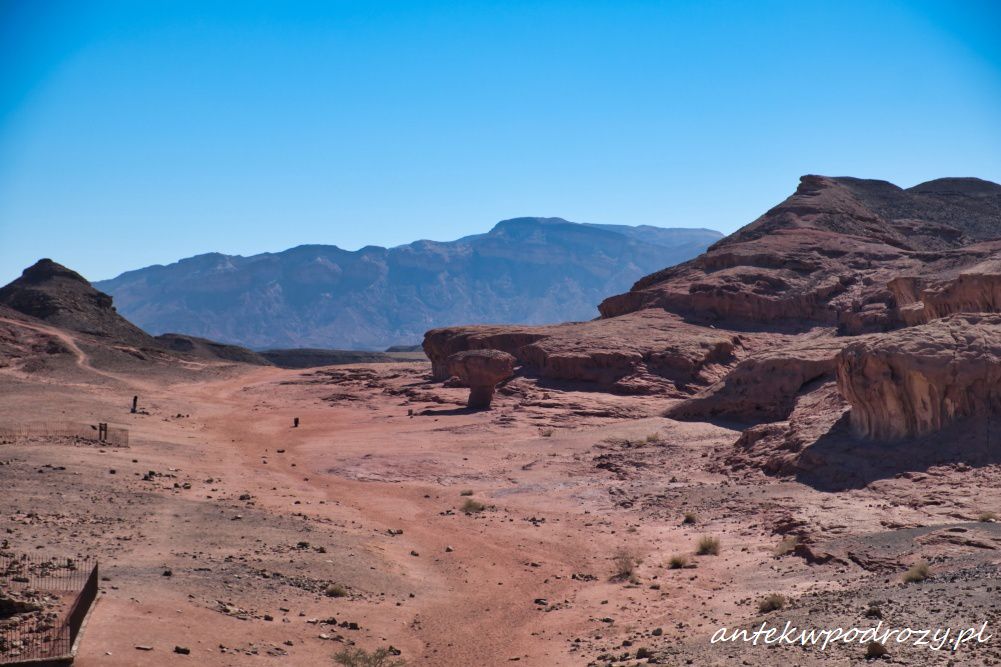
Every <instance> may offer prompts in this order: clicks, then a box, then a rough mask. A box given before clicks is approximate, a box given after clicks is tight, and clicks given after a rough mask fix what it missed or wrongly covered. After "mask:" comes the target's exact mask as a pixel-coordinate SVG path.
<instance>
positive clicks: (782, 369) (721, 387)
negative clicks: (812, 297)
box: [666, 337, 847, 422]
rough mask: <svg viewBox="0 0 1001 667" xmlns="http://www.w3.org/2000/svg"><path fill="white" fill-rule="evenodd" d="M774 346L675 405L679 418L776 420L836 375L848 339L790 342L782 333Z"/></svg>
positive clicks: (673, 413)
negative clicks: (812, 385) (802, 396)
mask: <svg viewBox="0 0 1001 667" xmlns="http://www.w3.org/2000/svg"><path fill="white" fill-rule="evenodd" d="M772 342H773V345H772V346H771V348H770V349H767V350H765V351H763V352H759V353H757V354H754V355H752V356H750V357H747V358H746V359H743V360H742V361H740V363H738V364H737V365H736V366H735V367H734V368H733V370H731V371H730V372H729V373H727V374H726V376H725V377H724V378H723V379H721V380H720V381H718V382H716V383H715V384H713V385H712V386H711V387H709V388H707V389H706V390H704V391H702V392H701V393H699V394H698V395H696V396H695V397H694V398H692V399H691V400H689V401H685V402H683V403H680V404H678V405H676V406H674V407H672V408H671V409H670V410H668V412H667V413H666V416H668V417H671V418H673V419H685V420H709V419H715V418H725V419H729V420H735V421H746V422H775V421H781V420H785V419H788V418H789V415H790V413H791V412H792V410H793V408H794V406H795V403H796V399H797V397H798V396H799V395H800V394H801V393H802V392H803V390H804V388H805V387H806V386H807V385H809V384H810V383H813V382H819V381H827V380H833V379H834V371H835V368H836V366H837V363H836V361H837V357H838V353H839V352H840V351H841V349H842V347H844V345H845V344H846V342H847V340H846V339H843V338H833V337H821V338H818V339H814V340H804V341H798V340H793V341H788V340H783V339H782V338H779V337H776V338H775V339H774V340H773V341H772Z"/></svg>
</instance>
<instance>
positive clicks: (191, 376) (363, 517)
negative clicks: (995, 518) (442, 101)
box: [0, 330, 1001, 667]
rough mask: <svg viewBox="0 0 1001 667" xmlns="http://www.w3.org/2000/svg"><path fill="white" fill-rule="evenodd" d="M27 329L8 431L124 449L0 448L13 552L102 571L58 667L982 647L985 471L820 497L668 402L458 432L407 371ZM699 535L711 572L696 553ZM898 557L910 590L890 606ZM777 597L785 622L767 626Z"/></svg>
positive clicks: (557, 662)
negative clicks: (834, 636)
mask: <svg viewBox="0 0 1001 667" xmlns="http://www.w3.org/2000/svg"><path fill="white" fill-rule="evenodd" d="M35 333H37V334H38V335H44V336H57V337H60V338H63V339H64V343H66V345H67V346H68V348H69V349H70V352H71V354H60V355H55V357H54V358H52V359H50V360H47V361H46V362H45V363H43V364H42V365H41V366H40V367H38V368H33V369H32V372H25V371H23V370H17V371H15V370H11V369H6V370H3V371H0V423H14V422H18V423H20V422H46V421H79V422H86V423H96V422H98V421H107V422H110V423H111V424H112V425H116V426H124V427H126V428H128V429H129V430H130V434H131V444H130V446H129V447H128V448H115V447H106V446H101V445H98V444H97V443H94V442H88V441H84V440H79V439H71V438H48V437H33V438H26V439H25V438H22V439H18V440H8V441H4V442H3V444H0V463H2V465H0V489H2V492H0V534H2V537H3V538H4V540H5V545H6V548H9V549H12V550H16V551H21V552H28V553H39V554H51V555H59V556H90V557H93V558H97V559H98V560H99V561H100V567H101V574H102V576H103V577H104V579H103V580H102V582H101V589H102V594H101V596H100V598H99V600H98V602H97V605H96V607H95V608H94V611H93V613H92V616H91V618H90V621H89V624H88V626H87V628H86V631H85V634H84V638H83V641H82V645H81V650H80V654H79V657H78V659H77V661H76V664H77V665H79V666H80V667H95V666H104V665H168V664H169V665H184V664H192V665H255V664H291V665H323V664H334V663H333V660H332V656H333V655H334V654H335V653H336V652H338V651H340V650H342V649H343V648H344V647H345V646H346V645H351V644H354V645H357V646H359V647H362V648H365V649H374V648H378V647H385V646H390V645H391V646H393V647H395V648H396V649H399V651H400V652H401V657H402V658H403V659H405V660H406V661H407V664H408V665H411V666H413V665H432V666H437V665H454V666H487V665H507V664H512V663H517V664H520V665H531V666H536V665H538V666H543V665H544V666H547V667H549V666H561V665H588V664H598V665H607V664H616V665H619V664H647V662H648V661H649V662H650V664H654V663H656V664H695V665H731V664H738V665H739V664H744V665H775V664H782V663H788V664H798V665H812V664H831V665H850V664H860V663H863V662H864V660H863V659H862V656H863V654H864V646H859V645H858V644H853V645H847V646H845V645H837V646H832V647H829V648H828V649H827V650H826V651H820V650H819V649H817V648H815V647H813V648H802V647H765V646H748V645H743V644H716V645H710V644H709V641H708V639H709V637H710V636H711V635H712V634H713V632H714V631H716V630H717V629H718V628H719V627H721V626H728V627H734V626H740V627H749V628H753V627H757V626H758V625H759V624H760V623H761V622H762V621H763V620H768V621H769V622H770V623H773V624H778V625H779V626H781V625H782V624H783V623H784V622H785V621H786V620H790V621H792V622H793V623H794V624H797V625H809V626H816V627H833V626H837V625H841V626H843V627H848V626H859V627H868V626H871V625H873V624H874V623H875V622H876V621H875V620H874V619H875V618H876V617H877V614H878V616H881V617H882V620H883V622H884V624H886V625H888V626H892V627H904V626H909V627H912V628H920V627H940V626H941V627H946V626H951V627H953V628H959V627H967V626H980V624H982V623H983V622H988V623H989V624H990V626H991V627H992V628H993V630H999V628H997V627H993V626H996V624H997V623H998V621H999V615H1001V610H999V608H1001V604H999V599H1001V578H999V571H1001V570H999V565H1001V551H999V549H1001V524H998V523H996V522H990V521H985V520H980V519H984V518H986V517H985V516H984V515H985V513H986V512H987V511H990V510H994V511H997V510H999V509H1001V484H999V482H1001V470H999V469H998V468H997V467H985V468H977V469H969V468H967V467H966V466H963V465H962V464H955V465H944V466H939V467H935V468H932V469H929V470H925V471H921V472H912V473H902V474H900V475H897V476H894V477H891V478H888V479H881V480H877V481H875V482H873V483H871V484H869V485H867V486H866V487H864V488H860V489H844V490H840V491H837V492H829V491H824V490H819V489H816V488H813V487H811V486H809V485H807V484H803V483H799V482H796V481H791V480H783V479H778V478H771V477H767V476H765V475H763V474H760V473H758V472H756V471H749V470H744V471H739V472H738V471H732V470H728V469H727V468H726V467H725V466H723V465H721V463H720V462H721V461H722V459H723V458H724V455H725V453H726V452H727V451H728V449H729V448H731V447H732V446H733V442H734V441H735V439H736V438H737V436H738V435H739V432H738V431H736V430H735V429H734V428H729V427H727V426H725V425H711V424H703V423H681V422H676V421H672V420H669V419H666V418H662V417H660V416H659V414H660V413H661V412H662V411H663V409H664V408H665V407H666V406H667V405H668V404H669V403H668V401H666V400H664V399H657V398H650V397H647V398H643V397H624V396H612V395H608V394H603V393H596V392H586V391H566V390H560V389H556V388H547V387H545V386H540V385H539V384H538V383H536V382H533V381H529V380H525V379H516V380H514V381H512V382H511V383H509V384H508V385H507V387H505V388H504V389H503V390H502V391H501V392H500V393H498V395H497V398H496V400H495V403H494V408H493V409H492V410H490V411H486V412H468V411H466V410H465V409H464V408H463V407H462V406H463V402H464V399H465V395H466V390H464V389H461V388H445V387H442V386H441V384H440V383H431V382H429V381H428V377H429V367H428V366H427V365H426V364H422V363H399V364H389V365H371V366H361V365H359V366H339V367H330V368H324V369H313V370H306V371H289V370H280V369H275V368H260V367H249V366H235V365H225V364H215V363H205V364H198V363H193V362H192V363H187V364H185V365H184V366H183V367H175V368H164V367H162V366H157V367H152V368H146V369H143V368H141V367H139V366H137V367H136V368H132V369H128V368H122V369H119V370H108V369H107V368H106V367H102V370H96V369H95V368H94V367H93V364H94V363H96V362H95V360H94V359H93V358H91V356H90V355H89V353H88V352H86V351H85V350H84V349H82V347H81V346H79V345H76V344H75V343H74V341H73V340H71V339H69V338H68V337H67V336H66V335H65V334H61V333H59V332H58V331H57V330H50V331H41V330H39V331H36V332H35ZM134 394H138V395H139V406H140V408H141V410H140V413H139V414H130V412H129V406H130V402H131V397H132V396H133V395H134ZM294 417H299V418H300V420H301V426H300V427H299V428H292V420H293V418H294ZM112 471H114V472H112ZM150 473H152V475H151V474H150ZM144 477H146V478H147V479H143V478H144ZM470 492H471V495H468V494H469V493H470ZM468 500H473V501H477V502H480V503H482V504H483V505H485V508H484V509H483V510H482V511H474V512H466V511H463V506H464V503H466V501H468ZM686 513H690V514H692V515H693V517H692V518H693V519H694V523H686V522H685V521H684V517H685V514H686ZM703 536H713V537H717V538H718V539H719V544H720V548H719V553H718V555H701V556H697V555H694V551H695V549H696V544H697V543H698V541H699V539H700V538H701V537H703ZM795 536H799V537H798V539H799V542H801V543H802V545H801V546H800V547H799V548H793V546H794V544H795V539H794V537H795ZM784 552H787V553H784ZM674 556H683V557H685V558H686V559H687V565H686V566H685V567H680V568H674V569H672V568H671V567H670V560H671V559H672V557H674ZM918 559H924V560H926V561H927V562H928V563H929V564H930V565H931V572H932V576H931V578H930V579H928V580H927V581H925V582H922V583H917V584H906V583H904V582H903V581H902V576H901V575H902V574H903V573H904V571H905V570H906V569H907V568H908V566H909V565H910V564H911V563H913V562H915V561H916V560H918ZM168 573H169V574H168ZM332 585H337V586H340V587H343V590H338V591H337V592H338V593H340V592H343V593H345V594H344V595H343V596H339V597H332V596H329V595H327V593H328V592H334V590H335V588H336V586H335V587H334V588H331V586H332ZM771 593H779V594H782V595H784V596H785V597H786V598H788V603H787V605H786V607H785V608H783V609H780V610H777V611H772V612H769V613H767V614H762V613H760V612H759V609H758V605H759V602H760V601H761V599H762V598H763V597H764V596H766V595H768V594H771ZM873 610H875V611H873ZM989 629H990V628H989ZM137 646H142V647H146V648H151V649H152V650H140V649H137V648H136V647H137ZM175 646H184V647H188V648H190V650H191V652H190V655H180V654H177V653H174V647H175ZM889 648H890V657H889V658H888V660H889V661H891V662H892V663H894V664H930V665H937V664H942V665H945V664H955V665H968V664H997V663H998V661H1001V637H996V638H995V639H994V640H993V641H991V642H987V643H984V644H982V645H979V646H969V645H968V646H964V647H962V648H960V649H959V651H958V652H956V653H950V652H949V651H932V650H930V649H928V648H915V647H907V646H903V645H901V646H896V645H891V646H889ZM640 649H648V650H649V651H650V652H651V654H652V656H653V657H652V658H646V657H644V658H640V659H637V652H638V651H640ZM640 655H646V654H645V652H640ZM950 661H951V662H950Z"/></svg>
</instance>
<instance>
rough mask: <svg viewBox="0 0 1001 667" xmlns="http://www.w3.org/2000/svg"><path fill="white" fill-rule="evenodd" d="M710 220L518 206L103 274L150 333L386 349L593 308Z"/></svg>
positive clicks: (666, 261) (688, 248) (669, 261)
mask: <svg viewBox="0 0 1001 667" xmlns="http://www.w3.org/2000/svg"><path fill="white" fill-rule="evenodd" d="M721 238H722V234H720V233H719V232H715V231H712V230H707V229H687V228H674V229H669V228H660V227H651V226H639V227H630V226H626V225H599V224H581V223H574V222H568V221H566V220H563V219H561V218H514V219H511V220H504V221H501V222H499V223H497V224H496V225H495V226H494V227H493V229H491V230H490V231H489V232H487V233H485V234H475V235H472V236H466V237H463V238H460V239H458V240H456V241H449V242H438V241H428V240H420V241H415V242H413V243H410V244H407V245H402V246H397V247H395V248H382V247H378V246H366V247H364V248H361V249H359V250H356V251H348V250H342V249H340V248H338V247H336V246H329V245H303V246H298V247H295V248H290V249H288V250H285V251H282V252H278V253H262V254H259V255H253V256H250V257H242V256H236V255H224V254H221V253H208V254H204V255H197V256H195V257H191V258H187V259H182V260H180V261H178V262H176V263H174V264H170V265H167V266H162V265H157V266H150V267H146V268H143V269H138V270H135V271H129V272H126V273H123V274H121V275H120V276H118V277H116V278H113V279H111V280H105V281H101V282H97V283H95V286H96V287H97V288H98V289H100V290H102V291H105V292H107V293H109V294H111V295H112V296H113V297H114V299H115V305H116V306H117V308H118V310H119V311H120V312H121V313H122V314H123V315H125V316H126V317H127V318H128V319H129V320H130V321H132V322H134V323H136V324H137V325H138V326H140V327H142V328H143V329H144V330H146V331H149V332H151V333H154V334H157V333H164V332H181V333H184V334H189V335H192V336H201V337H205V338H210V339H212V340H218V341H224V342H228V343H236V344H240V345H246V346H248V347H252V348H256V349H264V348H274V347H323V348H342V349H379V350H381V349H385V348H386V347H389V346H391V345H407V344H413V343H415V342H416V341H419V340H420V339H421V338H422V337H423V335H424V332H425V331H427V330H428V329H430V328H434V327H437V326H447V325H451V324H456V323H464V322H484V323H524V324H542V323H551V322H562V321H567V320H587V319H591V318H593V317H596V316H597V315H598V312H597V310H596V309H595V306H594V304H596V303H598V302H600V301H601V300H602V299H604V298H605V297H608V296H610V295H612V294H616V293H619V292H622V291H624V290H626V289H628V288H629V287H630V286H631V285H632V284H633V283H634V282H635V281H636V280H637V279H639V278H640V277H642V276H644V275H647V274H649V273H652V272H654V271H658V270H661V269H663V268H664V267H665V266H671V265H674V264H677V263H679V262H683V261H686V260H688V259H691V258H692V257H695V256H696V255H698V254H699V253H701V252H703V251H704V250H705V249H706V248H707V247H708V246H710V245H711V244H712V243H714V242H716V241H718V240H719V239H721Z"/></svg>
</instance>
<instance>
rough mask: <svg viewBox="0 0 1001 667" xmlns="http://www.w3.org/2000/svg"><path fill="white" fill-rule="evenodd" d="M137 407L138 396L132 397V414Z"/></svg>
mask: <svg viewBox="0 0 1001 667" xmlns="http://www.w3.org/2000/svg"><path fill="white" fill-rule="evenodd" d="M138 407H139V397H138V396H133V397H132V414H135V413H136V411H137V409H138Z"/></svg>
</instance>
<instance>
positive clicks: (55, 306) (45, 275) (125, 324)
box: [0, 259, 271, 365]
mask: <svg viewBox="0 0 1001 667" xmlns="http://www.w3.org/2000/svg"><path fill="white" fill-rule="evenodd" d="M0 319H4V320H6V321H7V322H8V323H10V324H8V325H5V326H6V328H7V329H8V330H7V331H6V332H5V333H0V339H3V341H0V343H2V342H4V341H5V342H6V343H7V344H8V347H7V348H4V346H3V345H2V344H0V357H7V356H11V357H12V356H14V353H15V352H16V353H17V356H19V357H23V356H25V355H27V354H29V353H30V352H32V350H31V349H30V346H29V348H25V346H24V345H22V344H20V343H23V338H24V335H25V327H23V326H20V324H21V323H24V324H27V325H28V328H29V330H30V328H31V325H32V323H44V324H47V325H51V326H53V327H55V328H57V329H62V330H64V331H69V332H74V333H76V334H80V335H81V336H82V338H81V345H82V347H85V348H90V350H91V351H92V352H93V356H94V357H95V358H96V359H97V360H101V359H102V358H103V359H104V361H105V362H106V363H110V364H115V363H120V362H121V361H122V359H132V360H140V361H151V360H160V361H164V362H168V363H169V362H170V361H171V360H175V361H176V359H177V358H197V359H217V360H223V361H236V362H241V363H248V364H256V365H269V364H270V363H271V362H269V361H268V360H267V359H265V358H264V357H262V356H260V355H258V354H256V353H254V352H251V351H250V350H247V349H245V348H241V347H237V346H234V345H224V344H220V343H216V342H214V341H211V340H205V339H202V338H195V337H192V336H184V335H180V334H165V335H161V336H155V337H154V336H151V335H149V334H148V333H146V332H145V331H143V330H142V329H140V328H139V327H137V326H135V325H134V324H132V323H131V322H129V321H128V320H127V319H125V318H124V317H122V316H121V315H120V314H119V313H118V311H117V310H116V308H115V306H114V304H113V301H112V298H111V297H110V296H109V295H107V294H105V293H104V292H101V291H99V290H97V289H95V288H94V287H93V286H92V285H91V284H90V283H89V282H88V281H87V279H86V278H84V277H83V276H81V275H80V274H79V273H77V272H76V271H73V270H71V269H68V268H66V267H65V266H63V265H62V264H58V263H57V262H54V261H52V260H51V259H40V260H38V261H37V262H36V263H35V264H33V265H31V266H29V267H28V268H26V269H25V270H24V271H23V272H22V274H21V277H20V278H17V279H16V280H14V281H12V282H11V283H9V284H7V285H6V286H4V287H2V288H0ZM40 349H42V348H40ZM5 350H6V353H5ZM35 351H37V350H35ZM42 351H43V352H44V351H45V350H44V349H42ZM51 351H52V353H57V354H58V353H63V352H66V349H65V348H64V346H59V345H56V346H55V347H52V348H51ZM3 362H4V359H0V364H2V363H3Z"/></svg>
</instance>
